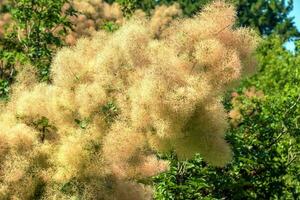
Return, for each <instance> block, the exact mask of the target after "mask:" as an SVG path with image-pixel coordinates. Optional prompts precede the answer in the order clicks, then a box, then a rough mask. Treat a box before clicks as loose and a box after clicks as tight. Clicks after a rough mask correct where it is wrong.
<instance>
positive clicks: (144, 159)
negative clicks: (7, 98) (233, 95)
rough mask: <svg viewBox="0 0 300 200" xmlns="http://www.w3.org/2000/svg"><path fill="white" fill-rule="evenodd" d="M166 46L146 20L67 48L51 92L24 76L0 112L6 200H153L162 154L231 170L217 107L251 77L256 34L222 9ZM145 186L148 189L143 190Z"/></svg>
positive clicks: (168, 29) (171, 35)
mask: <svg viewBox="0 0 300 200" xmlns="http://www.w3.org/2000/svg"><path fill="white" fill-rule="evenodd" d="M168 23H169V24H168V25H166V26H163V28H160V30H159V37H157V36H158V35H157V33H154V32H153V31H152V28H151V20H149V19H146V18H139V19H137V18H136V17H134V18H133V19H132V20H129V21H126V22H125V23H124V25H123V26H122V27H121V28H120V29H119V30H118V31H116V32H114V33H107V32H102V31H100V32H97V33H95V34H94V35H93V37H91V38H89V39H87V38H83V39H80V40H78V42H77V44H76V45H75V46H73V47H71V48H64V49H62V50H61V51H60V52H59V53H58V54H57V56H56V58H55V59H54V62H53V64H52V84H50V85H49V84H48V85H47V84H42V83H36V82H35V81H26V78H27V79H28V78H31V77H32V70H30V69H29V70H23V71H22V72H21V73H19V76H20V77H19V79H20V80H23V81H21V82H19V83H17V84H16V85H15V88H14V89H13V90H14V94H13V96H12V100H11V102H9V103H8V104H7V105H5V106H3V107H1V114H0V199H22V200H26V199H33V198H37V197H38V198H41V199H105V200H107V199H122V200H124V199H125V200H126V199H128V200H133V199H139V200H140V199H151V188H150V187H149V186H146V185H143V184H141V183H140V182H146V181H145V180H147V179H146V178H147V177H149V176H153V175H156V174H158V173H160V172H162V171H165V170H167V169H168V163H167V162H165V161H163V160H160V159H158V158H157V157H156V156H155V155H156V153H157V152H168V151H175V152H176V153H177V155H178V156H179V158H181V159H187V158H191V157H192V156H193V155H194V154H195V153H200V154H201V155H202V156H203V157H204V158H205V160H206V161H207V162H209V163H211V164H212V165H216V166H223V165H224V164H225V163H226V162H228V160H230V157H231V151H230V147H229V146H228V145H227V144H226V142H225V140H224V132H225V130H226V128H227V123H226V113H225V112H224V109H223V106H222V103H221V101H220V97H221V95H222V94H223V92H224V91H225V90H226V89H227V88H228V87H229V86H230V85H231V84H232V83H233V82H235V81H236V80H238V79H239V78H240V76H241V74H242V73H243V72H246V71H249V69H252V68H253V63H254V62H253V57H252V52H253V51H254V49H255V46H256V43H257V38H256V35H255V34H254V33H253V32H251V31H250V30H248V29H244V28H242V29H235V28H233V26H234V23H235V11H234V8H233V7H232V6H230V5H227V4H225V3H223V2H221V1H216V2H214V3H213V4H211V5H209V6H207V7H206V8H204V10H203V12H202V13H200V14H199V15H198V16H196V17H194V18H192V19H181V20H174V21H172V22H168ZM137 180H143V181H139V183H138V182H137Z"/></svg>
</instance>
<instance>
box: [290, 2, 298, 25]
mask: <svg viewBox="0 0 300 200" xmlns="http://www.w3.org/2000/svg"><path fill="white" fill-rule="evenodd" d="M291 16H294V17H295V23H296V25H297V27H298V29H300V0H294V10H293V12H292V13H291Z"/></svg>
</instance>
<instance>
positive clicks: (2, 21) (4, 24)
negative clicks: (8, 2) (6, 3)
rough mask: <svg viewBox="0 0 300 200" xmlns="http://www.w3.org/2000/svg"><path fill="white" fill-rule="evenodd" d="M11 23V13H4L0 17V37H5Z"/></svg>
mask: <svg viewBox="0 0 300 200" xmlns="http://www.w3.org/2000/svg"><path fill="white" fill-rule="evenodd" d="M10 23H11V15H10V14H9V13H4V14H1V15H0V37H3V35H4V33H5V31H6V29H7V28H8V26H9V24H10Z"/></svg>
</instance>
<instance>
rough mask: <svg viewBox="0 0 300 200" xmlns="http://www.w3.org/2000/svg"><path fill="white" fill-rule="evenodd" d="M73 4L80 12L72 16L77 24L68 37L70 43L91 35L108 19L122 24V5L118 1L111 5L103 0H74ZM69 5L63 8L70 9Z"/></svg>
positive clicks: (72, 20)
mask: <svg viewBox="0 0 300 200" xmlns="http://www.w3.org/2000/svg"><path fill="white" fill-rule="evenodd" d="M71 5H72V6H73V7H74V9H76V10H77V11H78V12H79V13H80V14H79V15H78V16H72V17H71V18H70V20H71V22H72V24H74V25H75V26H74V30H73V31H72V32H71V33H70V34H69V35H67V37H66V42H67V44H69V45H74V44H75V43H76V40H77V39H78V38H79V37H82V36H90V35H91V34H92V33H94V32H95V31H97V30H99V29H100V28H101V27H102V26H103V24H104V23H105V22H107V21H113V22H115V23H116V24H122V22H123V20H124V18H123V13H122V10H121V6H120V5H119V4H117V3H113V4H111V5H110V4H108V3H106V2H105V1H103V0H74V1H72V2H71ZM69 6H70V5H69V4H66V5H65V6H64V8H63V10H66V9H68V7H69Z"/></svg>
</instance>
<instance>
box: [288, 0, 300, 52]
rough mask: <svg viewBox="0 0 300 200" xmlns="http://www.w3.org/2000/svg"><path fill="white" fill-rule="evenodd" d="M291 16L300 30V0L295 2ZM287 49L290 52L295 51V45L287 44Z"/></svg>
mask: <svg viewBox="0 0 300 200" xmlns="http://www.w3.org/2000/svg"><path fill="white" fill-rule="evenodd" d="M290 15H291V16H293V17H295V19H294V21H295V24H296V26H297V28H298V29H299V30H300V0H294V9H293V11H292V12H291V14H290ZM286 47H287V48H288V49H290V50H293V49H294V45H293V43H288V44H286Z"/></svg>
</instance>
